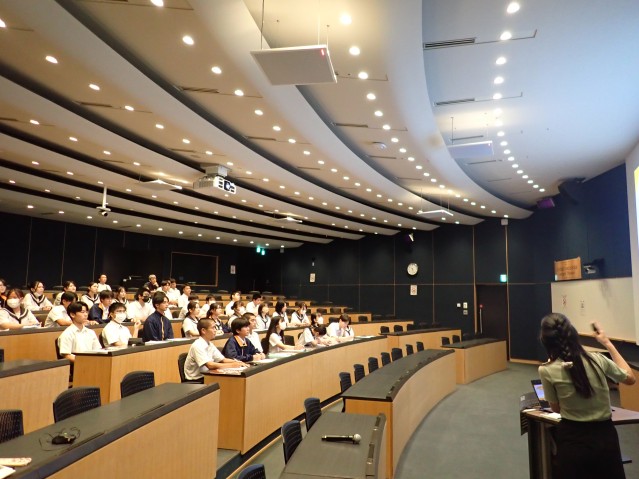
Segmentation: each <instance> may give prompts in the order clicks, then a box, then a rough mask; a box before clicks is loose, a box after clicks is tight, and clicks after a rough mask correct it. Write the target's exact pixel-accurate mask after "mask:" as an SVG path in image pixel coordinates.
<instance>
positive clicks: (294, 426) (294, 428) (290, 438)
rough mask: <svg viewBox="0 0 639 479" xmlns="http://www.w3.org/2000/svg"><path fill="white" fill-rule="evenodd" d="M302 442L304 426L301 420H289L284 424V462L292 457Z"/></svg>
mask: <svg viewBox="0 0 639 479" xmlns="http://www.w3.org/2000/svg"><path fill="white" fill-rule="evenodd" d="M300 442H302V426H301V425H300V422H299V421H287V422H285V423H284V425H283V426H282V446H283V447H284V464H286V463H287V462H288V460H289V459H290V458H291V456H292V455H293V453H294V452H295V449H297V446H299V444H300Z"/></svg>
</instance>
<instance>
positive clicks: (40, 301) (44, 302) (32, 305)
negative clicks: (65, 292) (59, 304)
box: [22, 293, 53, 311]
mask: <svg viewBox="0 0 639 479" xmlns="http://www.w3.org/2000/svg"><path fill="white" fill-rule="evenodd" d="M22 306H24V307H25V308H26V309H28V310H30V311H38V310H41V309H42V308H47V307H51V306H53V305H52V304H51V301H49V300H48V299H47V298H46V296H45V295H44V294H43V295H42V296H41V297H39V298H37V297H35V296H34V295H32V294H31V293H29V294H27V295H26V296H25V297H24V298H23V299H22Z"/></svg>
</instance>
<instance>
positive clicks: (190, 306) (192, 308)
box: [186, 301, 199, 312]
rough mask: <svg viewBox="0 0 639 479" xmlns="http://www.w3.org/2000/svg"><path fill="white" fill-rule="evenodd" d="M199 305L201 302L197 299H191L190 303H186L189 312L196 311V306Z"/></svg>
mask: <svg viewBox="0 0 639 479" xmlns="http://www.w3.org/2000/svg"><path fill="white" fill-rule="evenodd" d="M198 306H199V304H197V301H189V304H187V305H186V310H187V311H189V312H191V311H195V308H197V307H198Z"/></svg>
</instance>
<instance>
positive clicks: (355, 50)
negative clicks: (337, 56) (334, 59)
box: [348, 46, 361, 56]
mask: <svg viewBox="0 0 639 479" xmlns="http://www.w3.org/2000/svg"><path fill="white" fill-rule="evenodd" d="M348 53H350V54H351V55H353V56H357V55H359V54H360V53H361V52H360V49H359V47H356V46H352V47H350V48H349V49H348Z"/></svg>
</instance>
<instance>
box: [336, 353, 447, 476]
mask: <svg viewBox="0 0 639 479" xmlns="http://www.w3.org/2000/svg"><path fill="white" fill-rule="evenodd" d="M454 390H455V356H454V355H453V354H452V351H443V350H433V349H427V350H425V351H421V352H419V353H415V354H411V355H410V356H406V357H404V358H401V359H399V360H397V361H393V362H392V363H390V364H387V365H386V366H384V367H382V368H380V369H378V370H377V371H374V372H372V373H371V374H369V375H368V376H366V377H364V379H360V380H359V381H358V382H357V383H355V384H354V385H353V386H352V387H351V388H350V389H349V390H348V391H346V392H345V393H343V394H342V397H343V398H344V399H345V400H346V412H347V413H356V414H370V415H377V414H380V413H383V414H384V415H385V416H386V419H387V424H388V425H387V432H386V438H387V440H386V475H385V477H387V478H392V477H393V474H394V472H395V468H396V467H397V463H398V462H399V458H400V456H401V454H402V451H403V450H404V447H405V446H406V443H407V442H408V440H409V439H410V437H411V435H412V434H413V432H414V431H415V429H417V427H418V426H419V424H420V423H421V422H422V420H423V419H424V417H425V416H426V415H427V414H428V413H429V412H430V410H431V409H432V408H433V407H434V406H435V405H436V404H437V403H438V402H439V401H441V400H442V399H443V398H445V397H446V396H448V395H449V394H450V393H452V392H453V391H454Z"/></svg>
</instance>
